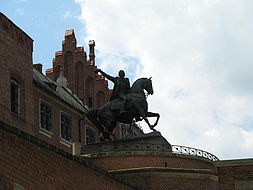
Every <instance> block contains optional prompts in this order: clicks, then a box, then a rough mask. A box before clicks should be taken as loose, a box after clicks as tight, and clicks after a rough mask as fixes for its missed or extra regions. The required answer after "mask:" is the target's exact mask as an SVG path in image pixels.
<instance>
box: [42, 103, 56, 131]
mask: <svg viewBox="0 0 253 190" xmlns="http://www.w3.org/2000/svg"><path fill="white" fill-rule="evenodd" d="M42 104H45V105H46V106H48V107H49V108H50V109H51V113H50V120H51V121H50V128H49V129H47V127H46V128H45V127H42V117H41V111H42V110H41V108H42V107H41V105H42ZM52 110H53V106H52V105H51V104H50V103H48V102H47V101H45V100H43V99H40V100H39V128H40V132H42V133H43V132H46V133H48V134H47V135H50V136H52V135H53V133H52V130H53V127H52V126H53V125H52V121H53V120H52V115H53V111H52ZM46 123H47V122H46Z"/></svg>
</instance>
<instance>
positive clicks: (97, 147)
mask: <svg viewBox="0 0 253 190" xmlns="http://www.w3.org/2000/svg"><path fill="white" fill-rule="evenodd" d="M118 151H151V152H172V147H171V145H170V143H168V141H167V140H166V139H165V138H164V137H163V136H162V135H161V133H160V132H157V131H156V132H152V133H148V134H143V135H138V136H134V137H128V138H124V139H119V140H115V141H107V142H100V143H94V144H90V145H86V146H84V147H83V148H82V154H94V153H95V154H96V153H105V152H118Z"/></svg>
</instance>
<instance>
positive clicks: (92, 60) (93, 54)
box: [89, 40, 95, 65]
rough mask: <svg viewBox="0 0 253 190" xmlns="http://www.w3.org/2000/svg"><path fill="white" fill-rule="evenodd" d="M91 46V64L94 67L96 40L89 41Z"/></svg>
mask: <svg viewBox="0 0 253 190" xmlns="http://www.w3.org/2000/svg"><path fill="white" fill-rule="evenodd" d="M89 46H90V54H89V56H90V62H91V64H92V65H95V50H94V47H95V41H94V40H90V41H89Z"/></svg>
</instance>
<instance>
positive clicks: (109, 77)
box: [99, 70, 115, 82]
mask: <svg viewBox="0 0 253 190" xmlns="http://www.w3.org/2000/svg"><path fill="white" fill-rule="evenodd" d="M99 72H100V73H101V74H102V75H103V76H104V77H105V78H107V79H109V80H110V81H112V82H115V77H112V76H110V75H108V74H106V73H105V72H104V71H101V70H100V71H99Z"/></svg>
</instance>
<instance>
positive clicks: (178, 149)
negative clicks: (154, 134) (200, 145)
mask: <svg viewBox="0 0 253 190" xmlns="http://www.w3.org/2000/svg"><path fill="white" fill-rule="evenodd" d="M172 152H173V153H175V154H184V155H191V156H197V157H202V158H206V159H209V160H212V161H218V160H219V159H218V158H217V157H216V156H215V155H213V154H211V153H209V152H206V151H204V150H199V149H196V148H191V147H186V146H180V145H172Z"/></svg>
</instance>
